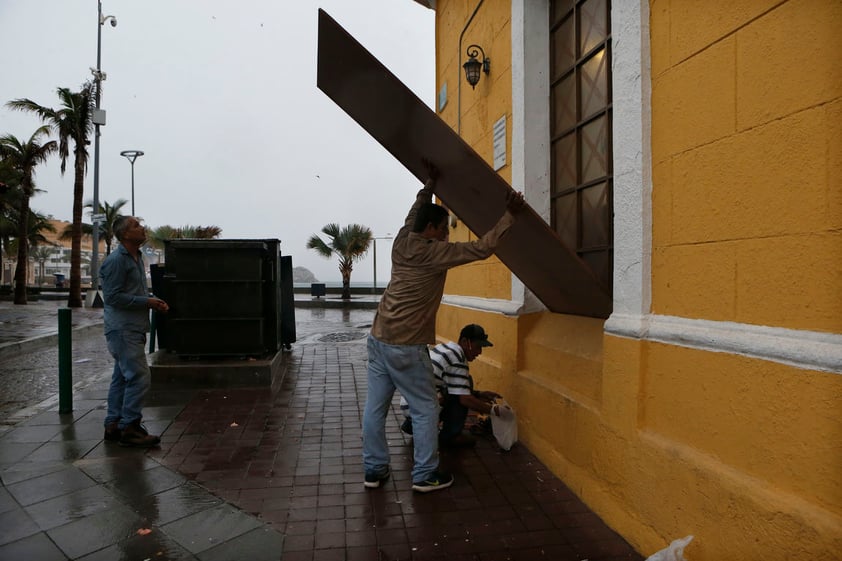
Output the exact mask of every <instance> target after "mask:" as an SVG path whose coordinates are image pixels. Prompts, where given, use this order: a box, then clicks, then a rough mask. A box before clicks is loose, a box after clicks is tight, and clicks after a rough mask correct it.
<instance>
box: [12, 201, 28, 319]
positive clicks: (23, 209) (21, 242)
mask: <svg viewBox="0 0 842 561" xmlns="http://www.w3.org/2000/svg"><path fill="white" fill-rule="evenodd" d="M21 187H22V188H23V191H24V192H23V194H22V196H21V201H20V216H19V217H18V265H17V267H15V304H26V273H27V271H26V269H27V266H26V264H27V263H28V262H29V236H28V234H29V197H27V196H26V189H25V186H24V185H21Z"/></svg>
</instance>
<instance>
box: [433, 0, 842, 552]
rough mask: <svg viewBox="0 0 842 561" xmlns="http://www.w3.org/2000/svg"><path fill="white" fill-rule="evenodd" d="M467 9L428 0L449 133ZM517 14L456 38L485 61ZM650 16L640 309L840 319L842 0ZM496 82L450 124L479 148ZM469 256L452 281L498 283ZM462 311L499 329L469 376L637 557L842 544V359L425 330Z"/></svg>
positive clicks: (825, 325)
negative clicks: (836, 368) (474, 326)
mask: <svg viewBox="0 0 842 561" xmlns="http://www.w3.org/2000/svg"><path fill="white" fill-rule="evenodd" d="M475 6H476V2H466V1H461V0H459V1H457V0H439V1H438V2H437V7H436V9H437V58H438V63H437V85H438V87H439V88H441V86H442V84H443V82H445V81H446V82H447V83H448V85H447V90H448V93H449V95H450V96H451V99H448V104H447V106H446V107H445V108H444V110H443V111H442V112H441V113H440V114H441V116H442V117H443V118H444V119H445V120H446V121H447V122H448V123H450V124H451V126H453V128H454V129H456V128H457V118H456V112H457V104H456V103H455V100H454V99H452V96H453V95H455V92H456V88H455V84H454V80H455V79H456V76H457V75H458V76H459V79H461V80H464V77H463V74H462V73H461V63H462V62H464V59H465V58H466V57H465V56H464V52H462V53H459V56H460V57H461V59H459V58H457V55H456V51H457V42H458V37H459V33H460V32H461V31H462V28H463V26H464V24H465V21H466V20H467V18H468V17H469V16H470V14H471V12H472V11H473V9H474V7H475ZM498 10H499V11H498ZM510 10H511V6H510V3H509V2H485V3H484V4H483V5H482V8H481V10H480V12H478V14H477V17H476V19H475V20H474V22H473V23H472V26H471V27H470V28H469V30H468V32H467V33H466V34H465V37H466V41H465V44H464V45H463V48H464V46H466V45H467V44H469V43H471V42H477V43H480V44H481V45H482V46H483V47H484V48H485V49H486V54H489V50H490V51H491V53H492V54H490V55H489V56H491V57H492V77H495V72H497V71H500V67H499V66H497V63H498V62H500V61H501V60H503V61H504V64H505V65H506V70H505V71H506V73H507V74H508V73H509V70H508V68H509V67H510V63H509V62H508V61H506V59H507V58H508V57H509V54H508V53H509V52H510V51H508V50H507V51H502V52H501V50H500V49H499V48H497V49H495V48H493V47H492V48H491V49H489V48H488V47H486V44H490V45H492V46H493V45H495V44H496V45H501V44H502V43H503V39H502V37H500V33H498V31H500V32H502V31H503V30H506V27H507V26H508V25H509V23H508V18H509V16H510ZM649 24H650V26H651V28H650V45H651V65H652V66H651V73H652V74H651V77H652V84H651V86H652V98H651V102H652V123H651V124H652V140H651V141H652V146H651V150H652V166H653V167H652V200H651V205H652V240H653V242H652V277H651V283H652V284H651V290H652V310H651V312H652V313H653V314H657V315H665V316H678V317H681V318H688V319H703V320H713V321H723V322H733V323H734V324H736V325H741V324H748V325H763V326H771V327H778V328H787V329H792V330H808V331H812V332H825V333H831V334H840V333H842V228H840V226H842V57H840V56H839V53H842V40H840V34H839V30H840V29H842V2H839V1H838V0H788V1H783V2H781V1H780V0H768V1H764V0H745V1H738V2H724V1H717V2H714V3H713V4H711V3H710V2H689V1H686V0H652V1H651V2H650V21H649ZM474 29H476V30H479V31H478V33H479V39H475V38H474V37H477V36H478V35H477V34H472V30H474ZM505 34H506V35H508V32H506V33H505ZM507 40H508V39H507ZM495 41H496V43H495ZM509 47H510V45H507V46H506V48H507V49H509ZM488 78H489V77H488V76H485V75H483V77H482V78H481V80H480V83H479V85H478V86H477V89H476V91H475V92H472V91H471V90H470V87H468V86H467V84H466V83H463V87H462V92H461V95H462V104H461V113H462V115H461V132H462V136H463V138H465V140H466V141H468V142H469V143H470V144H471V145H472V146H474V148H475V149H476V150H477V151H478V152H479V153H480V154H482V155H483V156H484V157H486V158H488V159H489V160H490V157H491V155H490V140H489V139H488V138H487V136H488V135H489V134H490V125H491V123H493V122H494V121H495V120H496V119H497V118H499V114H502V111H503V110H502V109H500V110H499V111H498V110H497V109H496V107H497V105H496V104H500V103H511V85H510V80H511V77H510V76H509V75H507V76H506V78H505V80H498V79H497V78H496V77H495V80H488ZM492 86H493V87H492ZM480 93H482V95H478V94H480ZM474 98H477V99H476V100H474ZM480 98H485V99H480ZM469 114H470V115H471V116H470V117H469V116H468V115H469ZM511 125H512V123H511V118H508V119H507V126H508V128H509V134H507V139H508V141H509V147H510V146H511V130H512V129H511ZM500 173H501V175H503V176H504V177H505V178H506V179H507V180H510V179H511V172H510V170H509V168H504V169H503V170H501V171H500ZM470 236H471V234H470V233H469V232H467V231H465V230H464V226H461V225H460V226H458V227H457V228H456V229H455V230H454V231H453V234H452V235H451V239H454V240H456V239H469V237H470ZM481 267H484V268H485V269H482V268H480V267H475V268H469V267H464V268H459V269H457V270H454V271H452V272H451V273H450V275H449V281H448V285H447V287H446V293H447V294H460V295H476V296H485V297H490V298H504V299H507V298H508V297H509V296H508V294H507V290H508V287H509V286H510V285H509V283H508V282H507V281H506V280H505V279H506V277H507V276H508V272H507V271H506V270H505V268H504V267H503V266H502V265H500V264H499V263H495V262H494V261H493V260H491V261H490V262H487V263H484V264H483V265H482V266H481ZM482 270H487V271H490V272H489V273H486V274H483V273H481V272H480V271H482ZM500 279H503V280H502V281H501V280H500ZM470 322H476V323H480V324H482V325H484V326H485V327H486V329H487V330H488V332H489V334H490V338H491V340H492V341H494V344H495V346H494V347H492V348H490V349H487V350H486V351H484V352H483V355H482V356H481V357H480V358H479V359H478V360H477V361H475V362H474V363H473V364H472V367H471V371H472V373H473V374H474V376H475V378H476V380H477V386H478V387H480V388H488V389H495V390H497V391H499V392H500V393H502V394H503V395H505V396H506V398H507V399H508V400H509V402H510V403H512V405H513V406H514V407H515V409H516V411H517V413H518V419H519V427H518V428H519V435H520V439H521V441H522V442H523V444H524V445H526V446H527V447H528V448H529V449H530V450H531V451H532V452H533V453H535V455H536V456H537V457H538V458H540V459H541V461H542V462H544V463H545V464H546V465H547V467H548V468H549V469H551V470H552V471H553V472H554V473H555V474H556V475H558V476H559V477H560V478H561V479H562V480H563V481H564V482H565V483H566V484H567V485H568V486H569V487H570V488H571V489H572V490H573V491H574V492H575V493H577V494H578V495H579V496H580V497H581V498H582V499H583V500H584V501H585V502H586V503H587V504H588V505H589V506H590V507H591V508H592V509H593V510H594V511H595V512H596V513H597V514H598V515H599V516H600V517H602V518H603V520H605V521H606V522H607V523H608V524H609V525H610V526H612V527H613V528H614V529H615V530H617V531H618V532H619V533H621V534H622V535H623V536H624V537H625V538H626V539H627V540H629V542H630V543H632V545H633V546H635V547H636V548H637V549H638V551H640V552H641V553H643V554H645V555H649V554H651V553H652V552H654V551H656V550H658V549H661V548H663V547H665V546H666V545H667V544H668V543H669V541H671V540H672V539H675V538H678V537H683V536H685V535H688V534H694V535H695V536H696V537H695V540H694V541H693V542H692V543H691V545H690V547H688V549H687V551H686V556H687V558H688V559H689V560H691V561H714V560H716V561H719V560H723V559H728V560H735V561H737V560H746V561H748V560H777V559H788V560H799V561H801V560H803V561H808V560H809V561H815V560H827V561H830V560H839V559H842V477H840V474H842V415H840V414H839V413H840V411H842V376H840V374H839V373H830V372H821V371H813V370H808V369H804V368H799V367H796V366H791V365H787V364H781V363H778V362H772V361H770V360H764V359H762V358H755V357H749V356H743V355H740V354H735V353H733V352H712V351H708V350H700V349H693V348H690V347H683V346H677V345H671V344H666V343H660V342H654V341H646V340H638V339H633V338H624V337H617V336H612V335H608V334H605V333H604V325H603V322H602V321H601V320H596V319H591V318H582V317H572V316H565V315H561V314H552V313H547V312H544V313H535V314H527V315H521V316H519V317H510V316H504V315H502V314H499V313H489V312H482V311H478V310H473V309H467V308H460V307H456V306H452V305H443V306H442V308H441V310H440V312H439V317H438V325H437V331H438V333H439V337H440V338H441V339H442V340H445V339H452V338H454V337H455V334H457V333H458V331H459V329H460V328H461V327H462V326H463V325H464V324H466V323H470Z"/></svg>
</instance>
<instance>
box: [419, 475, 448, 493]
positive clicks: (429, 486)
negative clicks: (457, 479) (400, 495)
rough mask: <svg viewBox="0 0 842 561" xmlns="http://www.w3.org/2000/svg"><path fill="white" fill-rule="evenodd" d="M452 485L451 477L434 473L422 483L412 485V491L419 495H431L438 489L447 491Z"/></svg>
mask: <svg viewBox="0 0 842 561" xmlns="http://www.w3.org/2000/svg"><path fill="white" fill-rule="evenodd" d="M451 485H453V476H452V475H450V474H449V473H444V472H443V471H434V472H433V473H432V474H430V476H429V477H428V478H427V479H425V480H424V481H419V482H418V483H413V484H412V490H413V491H418V492H419V493H431V492H433V491H438V490H439V489H447V488H448V487H450V486H451Z"/></svg>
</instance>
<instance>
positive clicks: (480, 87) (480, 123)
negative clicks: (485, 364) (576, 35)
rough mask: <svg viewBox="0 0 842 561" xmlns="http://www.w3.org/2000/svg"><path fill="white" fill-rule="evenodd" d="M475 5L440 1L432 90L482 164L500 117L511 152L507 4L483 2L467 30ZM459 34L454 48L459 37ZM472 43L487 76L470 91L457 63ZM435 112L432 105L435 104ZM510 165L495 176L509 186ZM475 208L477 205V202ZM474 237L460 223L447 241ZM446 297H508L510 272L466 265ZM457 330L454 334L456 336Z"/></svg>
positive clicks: (492, 262)
mask: <svg viewBox="0 0 842 561" xmlns="http://www.w3.org/2000/svg"><path fill="white" fill-rule="evenodd" d="M475 7H476V2H465V1H457V2H442V3H440V4H439V6H438V7H437V12H436V13H437V19H436V53H437V54H436V76H437V78H436V91H440V90H441V89H442V87H443V86H445V84H446V89H447V103H446V104H445V106H444V108H443V109H442V110H441V111H439V116H440V117H441V118H442V119H443V120H444V121H445V122H447V123H448V124H449V125H450V126H451V127H452V128H453V129H454V130H457V131H461V135H462V138H463V139H464V140H465V141H466V142H467V143H468V144H470V145H471V146H472V147H473V148H474V150H475V151H476V152H477V153H478V154H479V155H480V156H481V157H482V158H484V159H485V161H486V162H488V164H489V165H491V163H492V162H493V156H494V154H493V128H494V123H495V122H496V121H497V120H499V119H500V118H501V117H504V116H505V117H506V128H507V132H506V143H507V149H506V153H507V154H511V131H512V123H511V121H512V118H511V107H512V88H511V81H512V75H511V52H512V49H511V31H510V27H511V10H510V7H509V5H508V3H507V2H496V1H495V2H491V1H488V2H484V3H483V4H482V6H481V7H480V10H479V11H478V12H477V15H476V17H475V18H474V19H473V21H472V22H471V25H469V26H468V27H467V28H466V27H465V23H466V22H467V20H468V19H469V18H470V15H471V13H472V12H473V11H474V8H475ZM460 35H462V44H461V48H460V44H459V37H460ZM474 44H477V45H479V46H480V47H482V49H483V50H484V51H485V56H486V57H488V58H489V59H490V60H491V69H490V72H489V73H488V74H484V73H482V74H481V77H480V81H479V83H478V84H477V85H476V88H475V89H472V88H471V86H470V85H469V84H468V82H467V80H466V79H465V72H464V70H463V69H462V64H464V63H465V61H466V60H468V56H467V54H466V53H467V48H468V46H469V45H474ZM436 108H437V109H438V105H437V106H436ZM509 164H511V161H510V160H509V161H508V162H507V165H506V166H504V167H503V168H501V169H500V170H499V172H498V173H500V175H501V176H502V177H503V178H504V179H506V181H509V182H511V167H510V165H509ZM477 204H482V201H481V200H478V201H477ZM473 239H476V235H475V234H474V233H473V232H471V231H470V229H468V228H467V227H466V226H465V225H464V224H463V223H462V222H461V221H457V223H456V226H455V228H451V231H450V241H454V242H457V241H470V240H473ZM445 292H446V293H447V294H458V295H461V296H481V297H486V298H495V299H509V298H511V294H512V288H511V274H510V273H509V270H508V269H507V268H506V267H505V266H504V265H502V264H501V263H500V260H499V259H497V258H496V257H491V258H490V259H487V260H485V261H479V262H475V263H471V264H469V265H466V266H464V267H459V268H457V269H454V270H452V271H450V272H449V273H448V277H447V284H446V285H445ZM458 332H459V330H458V329H457V331H456V333H457V334H458Z"/></svg>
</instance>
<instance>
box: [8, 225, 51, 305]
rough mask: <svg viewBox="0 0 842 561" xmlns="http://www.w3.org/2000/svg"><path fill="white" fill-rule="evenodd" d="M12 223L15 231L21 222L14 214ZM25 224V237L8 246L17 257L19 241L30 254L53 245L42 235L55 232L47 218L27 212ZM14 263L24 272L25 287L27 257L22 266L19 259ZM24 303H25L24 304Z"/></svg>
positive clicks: (17, 282)
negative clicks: (22, 241)
mask: <svg viewBox="0 0 842 561" xmlns="http://www.w3.org/2000/svg"><path fill="white" fill-rule="evenodd" d="M12 221H13V222H14V224H15V230H16V231H17V229H18V225H19V224H20V223H21V220H20V218H19V217H18V215H17V213H15V214H14V215H13V216H12ZM26 224H27V231H26V235H25V236H24V237H23V238H21V237H20V236H18V237H16V238H15V239H14V240H13V241H12V242H11V244H9V247H10V249H12V250H14V251H15V252H16V253H17V254H18V256H20V252H19V249H20V246H21V245H22V244H21V240H24V243H25V244H26V245H27V247H29V248H30V251H29V253H30V254H32V253H33V252H34V251H36V250H37V249H38V248H40V247H41V246H44V245H53V244H52V243H51V242H50V241H49V240H48V239H47V237H46V236H44V234H43V232H50V233H53V234H54V233H55V231H56V228H55V226H53V224H52V222H50V218H49V217H47V216H45V215H43V214H41V213H40V212H35V211H32V210H30V211H29V217H28V218H27V220H26ZM16 262H17V267H18V269H23V271H24V272H23V285H24V287H25V286H26V284H27V282H28V279H27V278H26V276H27V263H28V262H29V261H28V257H27V261H26V262H25V263H23V264H21V262H20V257H18V258H17V259H16ZM18 269H15V275H16V276H15V292H17V285H18V284H19V281H18V279H17V271H18ZM24 303H26V302H24Z"/></svg>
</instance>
